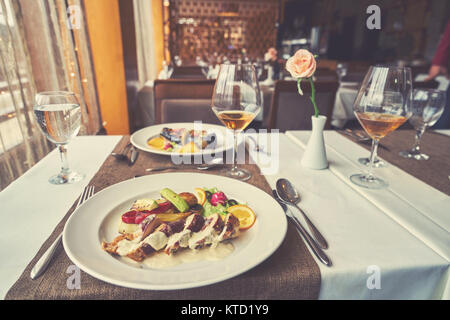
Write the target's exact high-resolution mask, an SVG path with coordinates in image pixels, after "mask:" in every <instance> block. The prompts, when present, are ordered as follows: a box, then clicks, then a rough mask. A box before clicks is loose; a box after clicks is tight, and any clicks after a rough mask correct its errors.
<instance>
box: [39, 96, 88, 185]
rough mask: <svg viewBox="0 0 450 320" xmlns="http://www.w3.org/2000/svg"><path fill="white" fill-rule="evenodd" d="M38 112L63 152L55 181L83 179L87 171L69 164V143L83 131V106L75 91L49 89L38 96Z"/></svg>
mask: <svg viewBox="0 0 450 320" xmlns="http://www.w3.org/2000/svg"><path fill="white" fill-rule="evenodd" d="M33 110H34V115H35V116H36V120H37V122H38V124H39V128H40V129H41V131H42V133H43V134H44V135H45V136H46V137H47V139H48V140H50V141H51V142H53V143H54V144H56V146H57V147H58V149H59V152H60V156H61V171H60V173H59V174H57V175H54V176H52V177H50V179H49V182H50V183H52V184H69V183H74V182H77V181H80V180H82V179H83V178H84V175H83V174H79V173H76V172H74V171H72V170H71V169H70V168H69V164H68V161H67V147H66V145H67V144H68V143H69V141H70V140H71V139H72V138H73V137H75V136H76V135H77V134H78V132H79V131H80V126H81V108H80V103H79V102H78V99H77V97H76V96H75V94H74V93H73V92H67V91H47V92H40V93H38V94H37V95H36V97H35V105H34V108H33Z"/></svg>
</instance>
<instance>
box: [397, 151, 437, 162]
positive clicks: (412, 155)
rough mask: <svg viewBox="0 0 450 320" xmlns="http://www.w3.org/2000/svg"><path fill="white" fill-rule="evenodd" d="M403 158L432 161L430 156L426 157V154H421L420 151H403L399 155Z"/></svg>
mask: <svg viewBox="0 0 450 320" xmlns="http://www.w3.org/2000/svg"><path fill="white" fill-rule="evenodd" d="M399 154H400V155H401V156H402V157H403V158H406V159H416V160H428V159H430V156H429V155H426V154H425V153H420V151H413V150H409V151H401V152H400V153H399Z"/></svg>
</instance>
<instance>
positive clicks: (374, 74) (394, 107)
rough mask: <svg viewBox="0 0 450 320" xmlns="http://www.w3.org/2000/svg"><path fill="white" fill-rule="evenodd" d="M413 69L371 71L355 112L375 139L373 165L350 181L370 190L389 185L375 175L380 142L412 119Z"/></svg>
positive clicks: (372, 156) (382, 68)
mask: <svg viewBox="0 0 450 320" xmlns="http://www.w3.org/2000/svg"><path fill="white" fill-rule="evenodd" d="M411 98H412V77H411V69H409V68H400V67H385V66H372V67H370V68H369V70H368V72H367V74H366V76H365V78H364V81H363V82H362V85H361V88H360V89H359V92H358V96H357V97H356V100H355V103H354V105H353V111H354V113H355V116H356V118H357V119H358V121H359V122H360V124H361V126H362V127H363V128H364V130H365V131H366V132H367V134H368V135H369V136H370V137H371V138H372V151H371V154H370V165H369V169H368V172H367V173H364V174H354V175H352V176H351V177H350V180H351V181H352V182H353V183H355V184H357V185H358V186H362V187H365V188H369V189H381V188H385V187H387V185H388V184H387V182H386V181H384V180H382V179H380V178H377V177H375V176H374V175H373V173H372V171H373V163H374V160H375V158H376V154H377V148H378V143H379V141H380V139H382V138H383V137H385V136H386V135H387V134H389V133H390V132H392V131H394V130H395V129H397V128H398V127H399V126H400V125H402V124H403V123H404V122H405V121H406V120H407V119H408V118H409V117H410V116H411Z"/></svg>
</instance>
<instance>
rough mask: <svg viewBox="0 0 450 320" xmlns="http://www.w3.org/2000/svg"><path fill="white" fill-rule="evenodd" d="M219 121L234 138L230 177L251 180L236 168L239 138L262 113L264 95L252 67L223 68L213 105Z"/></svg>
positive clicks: (245, 172)
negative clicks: (262, 97)
mask: <svg viewBox="0 0 450 320" xmlns="http://www.w3.org/2000/svg"><path fill="white" fill-rule="evenodd" d="M211 107H212V109H213V111H214V113H215V114H216V116H217V117H218V118H219V120H220V121H221V122H222V123H223V124H224V125H225V126H226V127H227V128H228V129H230V130H232V131H233V136H234V145H233V146H234V150H233V167H232V169H231V170H230V171H228V172H227V175H228V176H229V177H232V178H235V179H239V180H244V181H245V180H248V179H250V178H251V173H250V172H248V171H247V170H245V169H242V168H238V166H237V161H236V160H237V159H236V158H237V157H236V156H237V155H236V153H237V137H238V134H239V133H240V132H242V131H243V130H244V129H245V128H247V126H248V125H249V124H250V123H251V122H252V121H253V119H255V117H256V116H257V115H258V113H259V111H260V110H261V91H260V88H259V84H258V79H257V77H256V72H255V67H254V66H253V65H252V64H222V65H221V66H220V70H219V74H218V76H217V80H216V84H215V86H214V93H213V97H212V105H211Z"/></svg>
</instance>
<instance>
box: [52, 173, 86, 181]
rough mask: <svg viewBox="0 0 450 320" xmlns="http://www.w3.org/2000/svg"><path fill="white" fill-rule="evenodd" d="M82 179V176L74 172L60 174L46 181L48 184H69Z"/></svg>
mask: <svg viewBox="0 0 450 320" xmlns="http://www.w3.org/2000/svg"><path fill="white" fill-rule="evenodd" d="M84 177H85V175H84V174H80V173H76V172H70V173H68V174H62V173H60V174H57V175H54V176H52V177H50V179H48V182H50V183H51V184H71V183H75V182H78V181H81V180H83V179H84Z"/></svg>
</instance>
